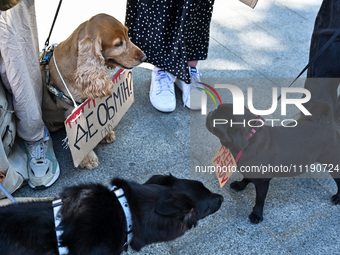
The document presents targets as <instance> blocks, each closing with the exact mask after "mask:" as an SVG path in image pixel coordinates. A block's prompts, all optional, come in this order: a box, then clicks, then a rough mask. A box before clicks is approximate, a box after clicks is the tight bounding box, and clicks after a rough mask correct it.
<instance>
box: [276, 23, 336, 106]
mask: <svg viewBox="0 0 340 255" xmlns="http://www.w3.org/2000/svg"><path fill="white" fill-rule="evenodd" d="M339 35H340V28H339V29H338V30H337V31H335V33H334V34H333V35H332V37H331V38H329V39H328V41H327V42H326V43H325V44H324V45H323V46H322V48H321V49H320V50H319V51H318V52H317V53H316V54H315V55H314V57H313V58H312V59H311V61H309V63H308V64H307V65H306V66H305V67H304V68H303V69H302V71H301V72H300V73H299V75H298V76H297V77H296V78H295V79H294V80H293V81H292V82H291V83H290V85H289V86H288V88H289V87H291V86H292V85H293V84H294V83H295V82H296V81H297V79H299V78H300V77H301V75H302V74H303V73H304V72H305V71H306V70H307V69H308V68H309V67H310V65H311V64H313V63H314V62H315V60H316V59H318V58H319V57H320V56H321V55H322V53H323V52H324V51H325V50H326V49H327V48H328V46H329V45H331V43H332V42H333V41H334V40H335V39H336V38H337V37H338V36H339ZM280 99H281V95H279V96H278V98H277V100H280Z"/></svg>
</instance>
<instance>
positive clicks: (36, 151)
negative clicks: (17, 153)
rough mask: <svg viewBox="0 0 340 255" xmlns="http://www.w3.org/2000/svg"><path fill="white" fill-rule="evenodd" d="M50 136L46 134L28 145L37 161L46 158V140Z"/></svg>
mask: <svg viewBox="0 0 340 255" xmlns="http://www.w3.org/2000/svg"><path fill="white" fill-rule="evenodd" d="M48 139H49V137H48V136H45V137H44V138H42V139H41V140H40V141H39V142H36V143H31V144H29V146H28V149H29V151H30V154H31V156H32V157H33V158H34V159H35V160H36V161H37V163H38V160H41V159H43V160H44V159H45V158H46V148H47V145H46V142H47V141H48Z"/></svg>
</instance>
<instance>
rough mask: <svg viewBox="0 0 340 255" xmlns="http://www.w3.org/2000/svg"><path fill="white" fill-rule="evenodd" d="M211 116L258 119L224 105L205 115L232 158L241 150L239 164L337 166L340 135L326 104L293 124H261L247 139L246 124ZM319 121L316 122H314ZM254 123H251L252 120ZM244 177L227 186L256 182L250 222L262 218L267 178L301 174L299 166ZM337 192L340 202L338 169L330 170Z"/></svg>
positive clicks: (334, 199)
mask: <svg viewBox="0 0 340 255" xmlns="http://www.w3.org/2000/svg"><path fill="white" fill-rule="evenodd" d="M214 119H226V120H228V121H229V122H230V120H233V122H234V123H235V122H238V123H240V122H243V120H245V122H246V123H247V122H248V120H250V119H258V117H256V116H255V115H254V114H252V113H251V112H250V111H249V110H248V109H246V108H245V114H244V115H233V107H232V105H230V104H224V105H221V106H219V107H218V109H216V110H214V111H212V112H210V113H209V115H208V116H207V120H206V126H207V128H208V130H209V131H210V132H211V133H213V134H214V135H216V136H217V137H218V138H219V139H220V142H221V144H222V145H223V146H225V147H226V148H229V149H230V151H231V153H232V154H233V156H234V158H236V156H237V154H238V153H239V152H240V151H241V150H244V152H243V154H242V156H241V158H240V160H239V162H238V163H237V164H238V166H239V167H240V166H261V165H262V166H268V165H271V166H280V165H283V166H288V167H289V166H291V165H292V166H299V165H303V166H305V165H310V164H313V163H315V162H319V163H324V164H333V165H334V167H335V166H338V167H340V157H339V155H340V147H339V144H340V135H339V134H338V132H337V131H336V129H335V127H334V125H333V111H332V108H331V106H330V105H329V104H325V103H324V104H317V105H315V107H314V108H313V111H312V116H303V117H301V118H300V119H298V125H297V126H296V127H282V126H275V127H271V126H263V127H261V128H259V130H258V132H256V133H255V134H254V135H253V137H252V138H251V139H250V140H247V135H248V134H249V133H250V132H251V131H250V130H251V127H249V126H248V125H247V124H246V127H244V126H243V125H240V124H238V125H234V126H233V127H230V126H229V124H228V125H215V127H213V120H214ZM315 119H316V120H318V121H315ZM252 125H254V122H252ZM242 174H243V177H244V178H243V180H242V181H236V182H233V183H231V185H230V187H231V188H232V189H234V190H236V191H240V190H243V189H244V188H245V187H246V185H247V184H248V183H249V182H252V183H253V184H254V185H255V189H256V203H255V206H254V208H253V211H252V213H251V214H250V215H249V219H250V221H251V222H252V223H259V222H261V221H262V220H263V206H264V202H265V198H266V195H267V191H268V187H269V181H270V179H271V178H273V177H279V176H280V177H292V176H296V175H298V174H300V169H298V171H297V172H296V173H295V172H293V171H291V172H290V173H270V174H269V173H268V174H261V173H242ZM331 175H332V177H333V178H334V180H335V182H336V184H337V186H338V192H337V193H336V195H334V196H333V197H332V202H333V203H334V204H339V203H340V191H339V188H340V187H339V185H340V179H339V178H336V177H338V176H339V174H337V172H333V173H331Z"/></svg>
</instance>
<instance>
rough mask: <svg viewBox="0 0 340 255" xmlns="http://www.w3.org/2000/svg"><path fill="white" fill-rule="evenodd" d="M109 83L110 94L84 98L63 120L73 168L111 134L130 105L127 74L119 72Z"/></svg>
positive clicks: (130, 80) (131, 90)
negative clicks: (111, 84) (110, 85)
mask: <svg viewBox="0 0 340 255" xmlns="http://www.w3.org/2000/svg"><path fill="white" fill-rule="evenodd" d="M112 82H113V83H114V85H113V90H112V95H110V96H108V97H103V98H96V99H87V100H86V101H85V102H84V103H82V104H81V105H80V106H79V107H78V108H76V109H75V110H74V111H73V113H72V114H71V115H70V116H69V117H68V118H67V119H66V121H65V128H66V133H67V137H68V142H69V147H70V149H71V154H72V158H73V163H74V165H75V167H77V166H78V165H79V164H80V162H81V161H82V160H83V159H84V158H85V156H86V155H87V154H88V153H89V152H90V151H91V150H93V149H94V148H95V147H96V146H97V144H98V143H99V142H100V141H101V140H102V139H103V138H104V137H105V136H106V135H107V134H108V133H109V132H110V131H113V128H114V127H115V126H117V124H118V123H119V121H120V120H121V119H122V117H123V116H124V115H125V113H126V112H127V110H128V109H129V108H130V106H131V105H132V103H133V102H134V94H133V81H132V72H131V71H128V70H124V69H120V70H119V71H118V72H117V73H116V74H115V75H114V76H113V78H112Z"/></svg>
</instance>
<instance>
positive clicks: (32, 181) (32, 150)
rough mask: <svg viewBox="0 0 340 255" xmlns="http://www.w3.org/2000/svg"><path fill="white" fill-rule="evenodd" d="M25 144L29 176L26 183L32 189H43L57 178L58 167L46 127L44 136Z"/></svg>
mask: <svg viewBox="0 0 340 255" xmlns="http://www.w3.org/2000/svg"><path fill="white" fill-rule="evenodd" d="M45 129H46V128H45ZM25 144H26V146H25V149H26V153H27V170H28V177H29V180H28V185H29V186H30V187H31V188H32V189H45V188H47V187H49V186H51V185H52V184H53V183H54V182H55V181H56V180H57V179H58V177H59V174H60V169H59V164H58V161H57V159H56V157H55V155H54V151H53V145H52V140H51V137H50V136H49V133H48V131H47V129H46V130H45V136H44V137H43V138H42V139H41V140H39V141H37V142H26V143H25Z"/></svg>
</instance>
